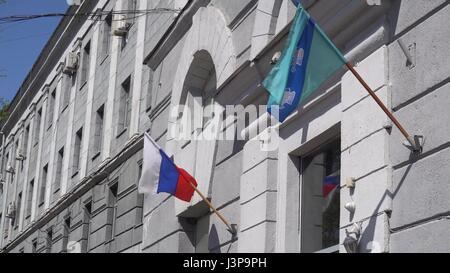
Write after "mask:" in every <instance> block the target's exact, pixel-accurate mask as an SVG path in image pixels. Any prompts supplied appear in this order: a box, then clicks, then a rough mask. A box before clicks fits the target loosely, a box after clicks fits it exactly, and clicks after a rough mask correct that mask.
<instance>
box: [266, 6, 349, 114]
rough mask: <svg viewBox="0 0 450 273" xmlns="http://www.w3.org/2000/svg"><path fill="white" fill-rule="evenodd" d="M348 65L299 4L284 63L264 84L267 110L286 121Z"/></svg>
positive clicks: (273, 70)
mask: <svg viewBox="0 0 450 273" xmlns="http://www.w3.org/2000/svg"><path fill="white" fill-rule="evenodd" d="M346 62H347V61H346V60H345V57H344V56H343V55H342V54H341V53H340V51H339V50H338V49H337V48H336V46H335V45H334V44H333V42H331V40H330V39H329V38H328V37H327V35H326V34H325V33H324V32H323V31H322V30H321V29H320V27H319V26H318V25H317V24H316V23H315V22H314V20H313V19H312V18H311V16H310V15H309V14H308V13H307V12H306V11H305V10H304V9H303V7H302V6H301V5H299V6H298V9H297V13H296V15H295V17H294V20H293V23H292V27H291V30H290V32H289V37H288V40H287V43H286V46H285V48H284V50H283V52H282V54H281V57H280V60H279V61H278V63H277V64H276V65H275V67H274V68H273V69H272V71H271V72H270V73H269V75H268V76H267V77H266V79H265V80H264V82H263V85H264V87H265V88H266V89H267V91H268V92H269V93H270V98H269V102H268V108H267V111H268V112H269V113H271V114H272V115H274V116H275V117H276V118H277V119H278V120H279V121H280V122H283V121H284V120H285V119H286V118H287V117H288V116H289V115H290V114H291V113H292V112H293V111H295V109H296V108H297V107H298V105H299V104H300V103H301V102H302V101H304V100H305V99H306V98H308V97H309V96H310V95H311V94H312V93H313V92H314V91H315V90H316V89H317V88H318V87H319V86H320V85H322V84H323V83H324V82H325V81H326V80H327V79H328V78H329V77H330V76H332V75H333V74H334V73H335V72H336V71H337V70H338V69H340V68H341V67H342V66H343V65H345V63H346Z"/></svg>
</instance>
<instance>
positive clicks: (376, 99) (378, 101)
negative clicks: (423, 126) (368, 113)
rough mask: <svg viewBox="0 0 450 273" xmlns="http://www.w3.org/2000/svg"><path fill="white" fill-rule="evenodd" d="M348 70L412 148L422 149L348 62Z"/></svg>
mask: <svg viewBox="0 0 450 273" xmlns="http://www.w3.org/2000/svg"><path fill="white" fill-rule="evenodd" d="M345 65H346V66H347V68H348V69H349V70H350V71H351V72H352V73H353V75H354V76H355V77H356V79H358V81H359V82H360V83H361V84H362V85H363V86H364V88H365V89H366V90H367V92H369V94H370V96H372V98H373V99H374V100H375V102H376V103H377V104H378V105H379V106H380V107H381V109H382V110H383V111H384V113H385V114H386V115H387V116H388V117H389V118H390V119H391V121H392V122H393V123H394V124H395V126H396V127H397V128H398V129H399V130H400V132H401V133H402V134H403V136H405V138H406V139H407V140H408V142H409V144H411V147H412V148H413V149H414V150H415V151H418V150H419V149H420V147H417V145H416V143H415V141H414V139H413V138H412V137H411V135H410V134H409V133H408V132H407V131H406V130H405V128H403V126H402V125H401V124H400V122H399V121H398V120H397V118H396V117H395V116H394V115H393V114H392V113H391V111H389V109H388V108H387V107H386V105H384V103H383V102H382V101H381V100H380V98H379V97H378V96H377V95H376V94H375V92H374V91H373V90H372V89H371V88H370V86H369V85H368V84H367V83H366V81H364V79H363V78H362V77H361V75H359V73H358V72H357V71H356V70H355V68H354V67H353V65H352V64H350V63H349V62H347V63H346V64H345Z"/></svg>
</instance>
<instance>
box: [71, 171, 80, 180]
mask: <svg viewBox="0 0 450 273" xmlns="http://www.w3.org/2000/svg"><path fill="white" fill-rule="evenodd" d="M79 172H80V170H79V169H78V170H76V171H75V172H74V173H73V174H72V178H75V176H77V175H78V173H79Z"/></svg>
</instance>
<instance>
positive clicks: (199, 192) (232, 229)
mask: <svg viewBox="0 0 450 273" xmlns="http://www.w3.org/2000/svg"><path fill="white" fill-rule="evenodd" d="M180 174H181V175H183V174H182V173H180ZM183 177H184V179H186V181H189V185H191V187H192V188H193V189H194V190H195V192H196V193H198V195H200V197H201V198H202V199H203V201H205V203H206V204H207V205H208V207H210V208H211V210H212V211H213V212H214V213H215V214H216V215H217V216H218V217H219V219H220V220H222V222H223V223H224V224H225V225H226V226H227V227H228V231H229V232H230V233H231V234H233V235H235V234H236V229H235V228H233V227H232V226H231V225H230V223H228V221H227V220H226V219H225V217H223V215H222V214H221V213H220V212H219V211H218V210H217V209H216V208H215V207H214V206H213V204H211V202H210V201H209V200H208V198H206V196H205V195H204V194H203V193H202V192H201V191H200V190H199V189H198V188H197V187H196V186H195V185H194V184H193V183H192V182H191V181H190V179H188V178H187V177H185V176H184V175H183Z"/></svg>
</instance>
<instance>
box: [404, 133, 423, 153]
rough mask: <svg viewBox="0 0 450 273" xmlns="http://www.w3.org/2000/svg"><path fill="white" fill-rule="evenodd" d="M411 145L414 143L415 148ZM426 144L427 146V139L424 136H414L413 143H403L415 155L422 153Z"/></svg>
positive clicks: (408, 141) (406, 141) (407, 141)
mask: <svg viewBox="0 0 450 273" xmlns="http://www.w3.org/2000/svg"><path fill="white" fill-rule="evenodd" d="M411 143H414V146H413V145H412V144H411ZM424 144H425V137H424V136H422V135H414V138H413V139H412V141H410V140H405V141H404V142H403V145H404V146H405V147H406V148H408V149H410V150H411V151H412V152H414V153H421V152H422V150H423V145H424Z"/></svg>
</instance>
